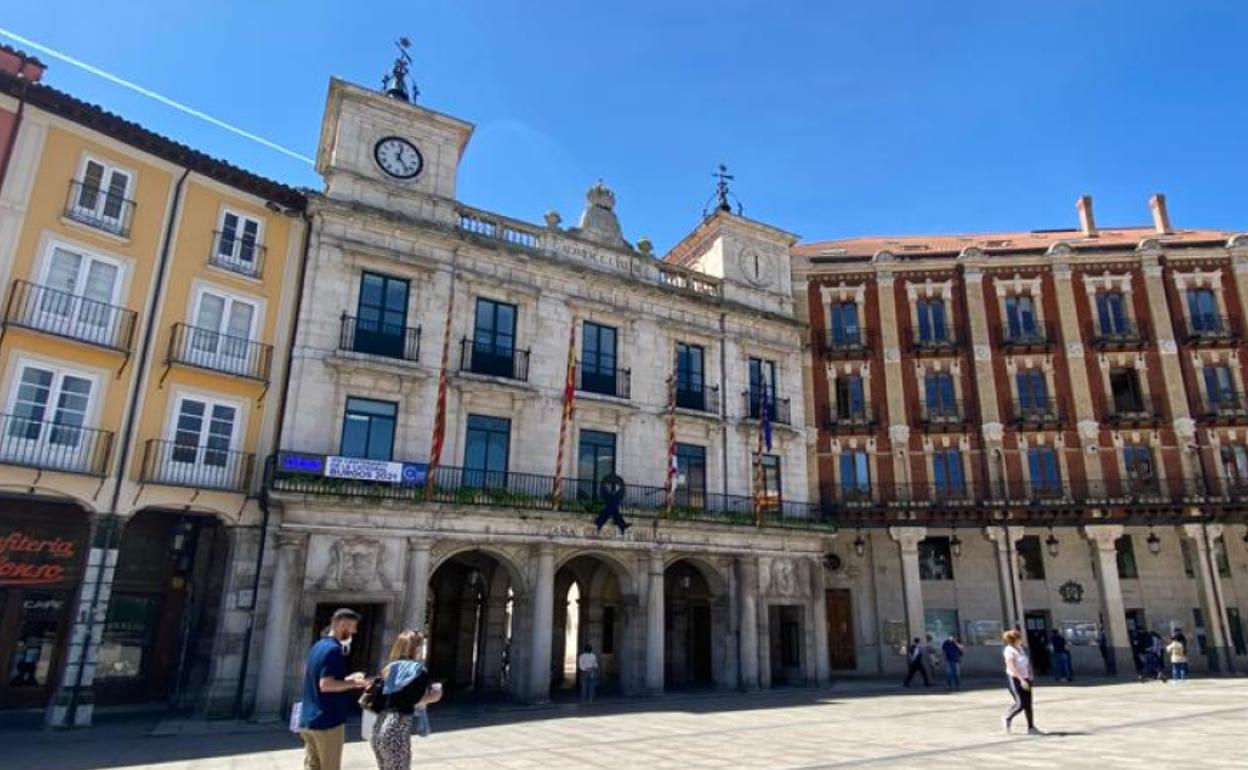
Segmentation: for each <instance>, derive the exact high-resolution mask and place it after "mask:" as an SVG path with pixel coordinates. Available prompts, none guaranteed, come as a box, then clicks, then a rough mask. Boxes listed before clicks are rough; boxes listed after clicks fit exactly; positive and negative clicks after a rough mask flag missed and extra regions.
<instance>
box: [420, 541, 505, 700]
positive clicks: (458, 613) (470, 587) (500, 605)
mask: <svg viewBox="0 0 1248 770" xmlns="http://www.w3.org/2000/svg"><path fill="white" fill-rule="evenodd" d="M429 589H430V590H429V607H430V618H429V629H430V638H429V670H430V673H431V674H432V675H433V678H434V679H436V680H438V681H441V682H443V683H444V684H443V686H444V688H445V689H446V695H447V697H448V698H464V697H470V698H497V697H499V696H501V695H503V694H504V693H509V692H511V687H512V676H511V655H512V649H511V641H512V618H513V615H514V610H515V607H514V601H515V594H514V591H513V585H512V580H511V573H510V572H509V571H508V570H507V569H506V568H505V567H504V566H503V565H502V564H501V563H500V562H499V561H498V560H497V559H495V558H494V557H493V556H490V555H488V554H484V553H481V552H480V551H473V552H469V553H462V554H458V555H456V556H453V557H451V558H450V559H448V560H447V561H446V562H444V563H443V564H442V565H441V566H439V567H438V568H437V570H435V571H434V573H433V576H432V578H431V579H430V581H429Z"/></svg>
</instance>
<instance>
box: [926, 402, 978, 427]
mask: <svg viewBox="0 0 1248 770" xmlns="http://www.w3.org/2000/svg"><path fill="white" fill-rule="evenodd" d="M970 421H971V415H970V412H969V411H968V410H967V408H966V404H965V403H964V402H963V401H962V400H961V399H954V400H953V401H924V402H923V404H922V406H921V408H920V409H919V423H920V424H922V425H923V427H925V428H927V429H929V430H935V429H939V428H941V427H946V426H948V427H956V426H961V425H965V424H966V423H968V422H970Z"/></svg>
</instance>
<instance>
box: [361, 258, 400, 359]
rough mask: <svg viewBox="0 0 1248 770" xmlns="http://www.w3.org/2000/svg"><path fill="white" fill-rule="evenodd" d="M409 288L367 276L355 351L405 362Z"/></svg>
mask: <svg viewBox="0 0 1248 770" xmlns="http://www.w3.org/2000/svg"><path fill="white" fill-rule="evenodd" d="M408 293H409V284H408V282H407V281H405V280H403V279H401V278H392V277H390V276H388V275H380V274H378V273H364V274H363V276H361V279H360V302H359V306H358V307H357V309H356V313H355V316H356V318H355V340H354V348H353V349H354V350H355V351H356V352H357V353H369V354H372V355H375V356H386V357H387V358H403V353H404V340H405V338H406V329H407V300H408Z"/></svg>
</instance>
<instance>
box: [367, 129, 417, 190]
mask: <svg viewBox="0 0 1248 770" xmlns="http://www.w3.org/2000/svg"><path fill="white" fill-rule="evenodd" d="M373 158H374V159H375V160H376V161H377V165H378V166H380V167H381V170H382V171H384V172H386V173H387V174H389V175H390V176H392V177H394V178H395V179H415V178H416V177H417V176H418V175H419V174H420V172H421V170H422V169H423V168H424V167H425V159H424V158H422V157H421V155H420V150H418V149H416V145H414V144H412V143H411V142H409V141H407V140H406V139H403V138H400V137H397V136H388V137H386V138H385V139H382V140H381V141H379V142H377V145H376V146H375V147H373Z"/></svg>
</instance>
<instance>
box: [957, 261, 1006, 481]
mask: <svg viewBox="0 0 1248 770" xmlns="http://www.w3.org/2000/svg"><path fill="white" fill-rule="evenodd" d="M962 278H963V281H964V286H965V289H966V302H965V306H966V318H967V326H969V327H970V330H971V338H970V340H968V341H967V343H968V344H969V345H970V346H971V351H972V353H973V354H974V359H975V377H974V382H975V395H976V397H977V404H978V406H979V417H980V421H981V425H980V430H981V432H982V434H983V440H984V447H983V451H984V457H985V466H986V467H987V469H988V478H987V484H988V486H989V488H990V489H991V490H993V491H994V492H996V491H997V490H999V489H1002V487H1001V485H1003V484H1004V476H1003V474H1002V472H1001V470H1002V469H1001V467H1000V465H999V464H998V462H997V461H996V459H995V455H994V451H995V452H1000V451H1002V449H1003V447H1004V442H1005V426H1004V425H1003V423H1002V422H1001V412H1000V409H998V405H997V382H996V376H997V373H996V372H995V371H994V370H993V368H992V338H991V336H990V334H989V332H988V329H989V326H988V312H989V309H988V307H987V306H986V305H985V303H984V273H983V271H982V270H981V269H980V268H979V267H978V266H976V265H967V266H966V269H965V270H964V271H963V273H962ZM992 310H993V311H996V310H997V308H992ZM1002 491H1003V490H1002Z"/></svg>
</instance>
